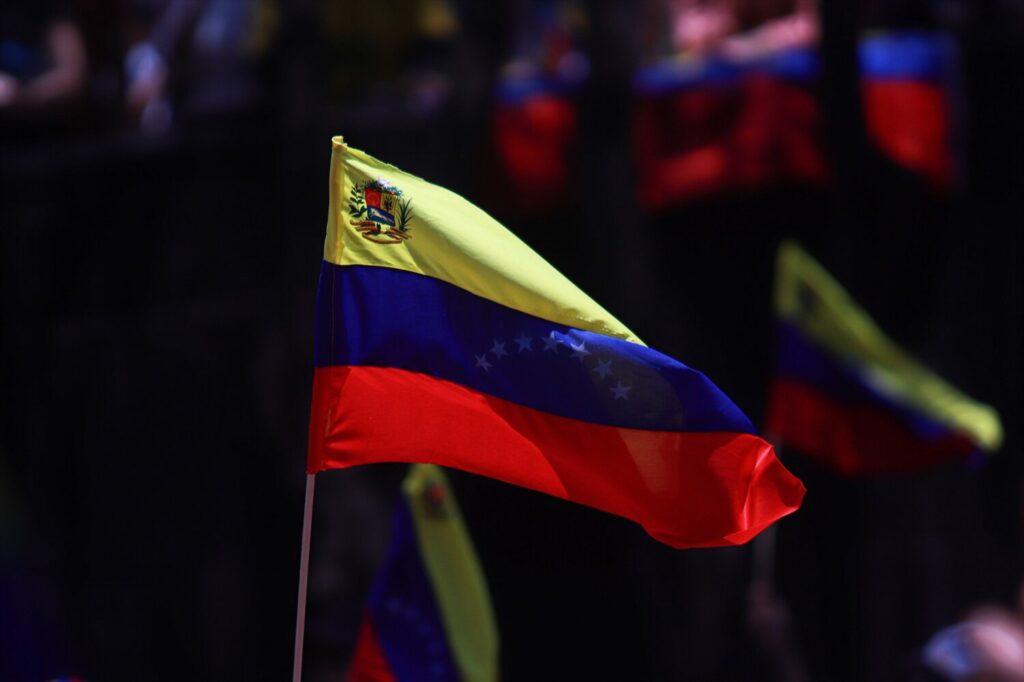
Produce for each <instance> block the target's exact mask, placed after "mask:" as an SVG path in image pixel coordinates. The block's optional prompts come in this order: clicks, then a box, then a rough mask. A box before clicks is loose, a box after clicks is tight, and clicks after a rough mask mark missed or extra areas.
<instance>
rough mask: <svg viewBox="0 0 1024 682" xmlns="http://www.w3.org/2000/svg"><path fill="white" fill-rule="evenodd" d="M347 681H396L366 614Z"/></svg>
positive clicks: (346, 677)
mask: <svg viewBox="0 0 1024 682" xmlns="http://www.w3.org/2000/svg"><path fill="white" fill-rule="evenodd" d="M345 682H396V678H395V674H394V673H393V672H391V667H390V666H389V665H388V661H387V658H385V657H384V649H383V648H382V647H381V645H380V641H379V640H378V639H377V633H376V632H374V630H373V623H372V622H370V617H369V616H365V617H364V618H363V622H362V624H361V625H360V626H359V637H358V638H357V639H356V649H355V651H354V652H353V654H352V663H351V664H350V665H349V668H348V675H346V676H345Z"/></svg>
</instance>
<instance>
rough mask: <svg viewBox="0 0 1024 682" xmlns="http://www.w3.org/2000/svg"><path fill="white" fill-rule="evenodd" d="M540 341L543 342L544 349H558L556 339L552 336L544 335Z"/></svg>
mask: <svg viewBox="0 0 1024 682" xmlns="http://www.w3.org/2000/svg"><path fill="white" fill-rule="evenodd" d="M553 333H554V332H552V334H553ZM541 341H543V342H544V350H558V339H556V338H555V337H554V336H545V337H544V338H542V339H541Z"/></svg>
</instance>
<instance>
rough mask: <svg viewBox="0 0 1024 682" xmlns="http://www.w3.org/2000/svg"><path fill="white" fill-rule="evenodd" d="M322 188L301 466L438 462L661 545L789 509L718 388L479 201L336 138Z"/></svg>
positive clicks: (692, 540) (797, 487)
mask: <svg viewBox="0 0 1024 682" xmlns="http://www.w3.org/2000/svg"><path fill="white" fill-rule="evenodd" d="M330 188H331V204H330V214H329V218H328V224H327V240H326V244H325V247H324V261H323V265H322V270H321V275H320V284H319V288H318V292H317V302H316V332H315V347H314V356H315V364H316V371H315V378H314V386H313V405H312V414H311V417H310V435H309V461H308V472H309V473H310V474H315V473H317V472H320V471H324V470H326V469H336V468H344V467H350V466H354V465H358V464H367V463H372V462H394V461H402V462H431V463H435V464H440V465H444V466H450V467H454V468H458V469H462V470H465V471H469V472H472V473H476V474H480V475H483V476H488V477H491V478H496V479H499V480H502V481H505V482H507V483H512V484H515V485H520V486H524V487H527V488H531V489H533V490H538V491H541V492H545V493H548V494H550V495H555V496H558V497H562V498H564V499H568V500H571V501H574V502H578V503H581V504H586V505H590V506H592V507H596V508H598V509H602V510H605V511H608V512H611V513H613V514H618V515H620V516H624V517H626V518H629V519H632V520H634V521H636V522H638V523H640V524H641V525H642V526H643V527H644V528H645V529H646V530H647V532H648V533H650V534H651V535H652V536H654V537H655V538H657V539H659V540H661V541H662V542H665V543H667V544H669V545H672V546H674V547H706V546H717V545H731V544H740V543H744V542H747V541H748V540H750V539H751V538H752V537H754V536H755V535H757V533H759V532H760V531H761V530H763V529H764V528H766V527H767V526H768V525H770V524H771V523H773V522H774V521H775V520H777V519H779V518H780V517H782V516H785V515H786V514H789V513H791V512H793V511H795V510H796V509H797V508H798V507H799V505H800V501H801V500H802V498H803V494H804V488H803V485H802V484H801V483H800V481H798V480H797V479H796V478H794V477H793V476H792V475H791V474H790V473H789V472H788V471H786V469H785V468H784V467H783V466H782V465H781V464H780V463H779V461H778V460H777V459H776V457H775V454H774V452H773V450H772V447H771V445H769V444H768V443H767V442H766V441H764V440H762V439H761V438H759V437H757V435H756V434H755V432H754V427H753V425H752V424H751V423H750V421H749V420H748V419H747V417H746V416H745V415H744V414H743V413H742V412H741V411H740V410H739V409H738V408H737V407H736V406H735V405H734V404H733V403H732V401H731V400H729V398H728V397H726V396H725V394H723V393H722V392H721V391H720V390H719V389H718V388H717V387H716V386H715V385H714V384H713V383H711V381H709V380H708V379H707V378H706V377H705V376H704V375H703V374H701V373H700V372H697V371H696V370H694V369H691V368H690V367H687V366H685V365H683V364H682V363H680V362H678V361H677V360H674V359H672V358H670V357H668V356H666V355H663V354H661V353H658V352H657V351H654V350H651V349H650V348H648V347H646V346H645V345H643V344H642V343H641V342H640V340H639V339H638V338H637V337H636V336H635V335H634V334H633V333H632V332H631V331H630V330H629V329H627V328H626V327H625V326H624V325H623V324H622V323H621V322H619V321H618V320H616V319H615V318H614V317H612V316H611V315H610V314H608V312H606V311H605V310H604V309H603V308H601V307H600V306H599V305H598V304H597V303H595V302H594V301H593V300H592V299H590V298H589V297H588V296H587V295H586V294H584V293H583V292H582V291H580V290H579V289H578V288H576V286H574V285H573V284H572V283H571V282H570V281H569V280H567V279H566V278H565V277H564V276H563V275H562V274H561V273H559V272H558V271H557V270H555V269H554V268H553V267H551V265H549V264H548V263H547V262H546V261H544V260H543V259H542V258H541V257H540V256H538V255H537V254H536V253H534V252H533V251H532V250H531V249H530V248H529V247H528V246H526V245H525V244H524V243H523V242H521V241H520V240H519V239H518V238H516V237H515V236H514V235H513V234H512V233H511V232H509V231H508V230H506V229H505V228H504V227H502V226H501V225H499V224H498V223H497V222H495V221H494V220H493V219H492V218H491V217H490V216H488V215H487V214H486V213H484V212H483V211H481V210H480V209H479V208H477V207H476V206H474V205H472V204H471V203H469V202H468V201H466V200H465V199H463V198H461V197H459V196H457V195H455V194H453V193H452V192H449V191H448V190H445V189H443V188H441V187H437V186H436V185H432V184H430V183H428V182H425V181H424V180H421V179H419V178H417V177H414V176H412V175H408V174H407V173H403V172H402V171H400V170H398V169H397V168H395V167H393V166H389V165H387V164H385V163H382V162H380V161H378V160H376V159H374V158H372V157H370V156H368V155H366V154H364V153H363V152H361V151H358V150H355V149H351V148H349V147H348V146H346V145H345V144H344V142H343V141H342V140H341V139H340V138H336V139H335V140H334V153H333V156H332V165H331V180H330ZM371 205H372V207H373V208H374V209H375V210H373V211H370V210H369V209H370V208H371ZM611 246H612V247H613V245H611Z"/></svg>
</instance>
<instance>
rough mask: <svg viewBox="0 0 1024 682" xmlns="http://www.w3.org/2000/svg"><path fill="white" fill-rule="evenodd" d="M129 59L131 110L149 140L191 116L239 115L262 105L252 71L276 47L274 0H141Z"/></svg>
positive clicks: (136, 6) (135, 12)
mask: <svg viewBox="0 0 1024 682" xmlns="http://www.w3.org/2000/svg"><path fill="white" fill-rule="evenodd" d="M132 14H133V17H134V19H133V21H132V28H131V30H130V32H131V33H132V34H133V35H132V39H131V41H130V45H129V46H128V49H127V50H126V52H125V55H124V75H125V106H126V109H127V111H128V114H129V117H130V118H131V119H132V120H133V121H134V123H135V125H137V126H138V128H139V129H140V130H141V131H142V132H143V133H146V134H152V135H159V134H161V133H164V132H166V131H167V130H168V128H169V127H170V126H171V123H172V120H173V119H174V118H175V117H176V114H175V109H181V110H182V112H183V113H185V114H186V115H188V116H192V117H196V116H207V115H211V114H222V113H232V112H238V111H241V110H244V109H246V108H248V107H249V106H251V105H253V104H254V103H256V102H257V101H258V100H259V97H260V94H261V88H260V83H259V79H258V78H257V77H256V74H254V73H253V71H254V65H255V64H257V63H258V62H259V61H260V60H261V59H262V58H263V57H264V56H265V55H266V54H267V53H268V52H269V50H270V48H271V46H272V45H273V39H274V34H275V32H276V28H277V22H278V14H279V8H278V5H277V3H276V2H275V1H274V0H135V2H134V4H133V11H132Z"/></svg>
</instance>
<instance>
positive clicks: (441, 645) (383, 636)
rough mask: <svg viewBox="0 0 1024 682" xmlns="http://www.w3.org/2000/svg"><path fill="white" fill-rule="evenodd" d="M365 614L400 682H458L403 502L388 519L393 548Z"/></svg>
mask: <svg viewBox="0 0 1024 682" xmlns="http://www.w3.org/2000/svg"><path fill="white" fill-rule="evenodd" d="M368 610H369V612H370V619H371V622H372V624H373V629H374V631H375V632H376V634H377V639H378V641H379V642H380V644H381V647H382V648H383V649H384V657H385V658H386V659H387V661H388V665H389V666H390V668H391V672H393V673H394V674H395V677H396V678H398V680H399V682H419V681H420V680H423V681H424V682H448V681H449V680H450V681H452V682H457V681H458V680H459V675H458V672H457V668H456V666H455V660H454V658H453V656H452V653H451V649H450V648H449V646H448V642H447V639H446V637H445V631H444V624H443V621H442V620H441V613H440V610H439V609H438V605H437V601H436V599H435V598H434V591H433V588H432V587H431V584H430V578H429V576H428V575H427V570H426V567H425V566H424V565H423V559H422V558H421V557H420V552H419V545H418V544H417V541H416V531H415V528H414V526H413V521H412V515H411V514H410V511H409V507H408V503H407V502H406V501H405V499H404V498H403V499H402V500H401V501H400V502H399V504H398V506H397V508H396V509H395V512H394V514H393V515H392V517H391V545H390V547H389V548H388V555H387V557H386V558H385V559H384V564H383V565H382V566H381V568H380V570H379V571H378V572H377V576H376V578H375V579H374V583H373V586H372V587H371V588H370V598H369V604H368Z"/></svg>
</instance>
